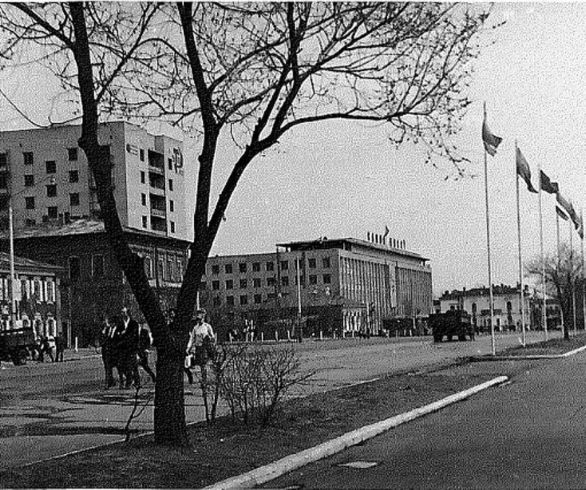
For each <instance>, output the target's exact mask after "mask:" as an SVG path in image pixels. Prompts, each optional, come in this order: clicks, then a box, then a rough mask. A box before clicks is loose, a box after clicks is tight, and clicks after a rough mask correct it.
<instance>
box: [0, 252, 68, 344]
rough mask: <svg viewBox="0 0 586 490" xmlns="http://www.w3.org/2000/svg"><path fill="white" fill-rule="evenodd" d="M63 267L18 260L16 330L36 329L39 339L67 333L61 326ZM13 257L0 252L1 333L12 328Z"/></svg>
mask: <svg viewBox="0 0 586 490" xmlns="http://www.w3.org/2000/svg"><path fill="white" fill-rule="evenodd" d="M62 272H63V269H62V268H61V267H57V266H55V265H51V264H46V263H42V262H38V261H36V260H30V259H26V258H23V257H18V256H15V257H14V273H15V276H16V281H15V283H14V303H15V313H16V318H15V320H16V325H15V327H17V328H19V327H33V329H34V331H35V334H36V335H37V336H48V335H52V336H55V335H56V334H57V333H62V332H63V333H66V332H65V331H64V330H63V325H62V323H61V321H62V318H61V288H60V275H61V273H62ZM11 301H12V294H11V284H10V255H9V254H7V253H3V252H0V329H2V330H6V329H10V328H12V324H11V321H10V320H11V310H12V308H11Z"/></svg>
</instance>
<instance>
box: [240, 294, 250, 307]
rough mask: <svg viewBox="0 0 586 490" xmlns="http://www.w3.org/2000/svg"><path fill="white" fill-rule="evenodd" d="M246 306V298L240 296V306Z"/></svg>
mask: <svg viewBox="0 0 586 490" xmlns="http://www.w3.org/2000/svg"><path fill="white" fill-rule="evenodd" d="M247 304H248V296H246V295H245V294H243V295H242V296H240V306H244V305H247Z"/></svg>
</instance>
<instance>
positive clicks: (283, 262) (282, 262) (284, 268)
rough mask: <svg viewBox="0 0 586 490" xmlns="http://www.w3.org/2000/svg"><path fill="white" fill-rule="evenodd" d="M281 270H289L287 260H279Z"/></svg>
mask: <svg viewBox="0 0 586 490" xmlns="http://www.w3.org/2000/svg"><path fill="white" fill-rule="evenodd" d="M281 270H282V271H286V270H289V262H287V261H286V260H281Z"/></svg>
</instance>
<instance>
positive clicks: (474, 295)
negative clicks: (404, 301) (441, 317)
mask: <svg viewBox="0 0 586 490" xmlns="http://www.w3.org/2000/svg"><path fill="white" fill-rule="evenodd" d="M492 295H493V315H494V324H495V329H496V330H497V331H503V330H515V331H519V330H521V328H522V324H521V318H522V316H521V289H520V285H517V286H507V285H504V284H501V285H495V286H493V288H492ZM523 297H524V304H523V308H524V310H525V328H526V329H531V328H533V329H537V328H540V322H541V314H540V311H541V310H540V309H539V308H540V307H541V306H540V305H541V303H542V300H541V299H540V297H539V295H538V294H537V292H536V291H534V290H531V289H530V288H529V286H527V285H526V286H525V290H524V294H523ZM448 310H465V311H466V312H467V313H469V314H470V315H471V316H472V323H473V324H474V326H475V327H476V328H477V329H478V330H480V331H490V291H489V289H488V288H487V287H480V288H473V289H465V288H464V289H462V290H453V291H446V292H445V293H444V294H443V295H442V296H441V297H440V299H439V312H440V313H444V312H446V311H448ZM559 317H560V314H559V308H558V307H557V304H556V303H555V302H554V301H552V300H550V299H548V300H547V321H548V327H549V328H553V327H556V326H557V325H558V323H559Z"/></svg>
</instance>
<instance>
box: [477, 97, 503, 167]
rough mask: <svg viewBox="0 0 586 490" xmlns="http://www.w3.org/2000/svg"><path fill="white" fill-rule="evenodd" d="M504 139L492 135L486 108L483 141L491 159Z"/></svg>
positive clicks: (483, 122)
mask: <svg viewBox="0 0 586 490" xmlns="http://www.w3.org/2000/svg"><path fill="white" fill-rule="evenodd" d="M502 140H503V139H502V138H501V137H500V136H496V135H494V134H492V132H491V130H490V128H489V127H488V123H487V122H486V108H485V111H484V120H483V121H482V141H483V142H484V149H485V150H486V153H488V154H489V155H490V156H491V157H493V156H495V155H496V149H497V148H498V146H499V145H500V144H501V141H502Z"/></svg>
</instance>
